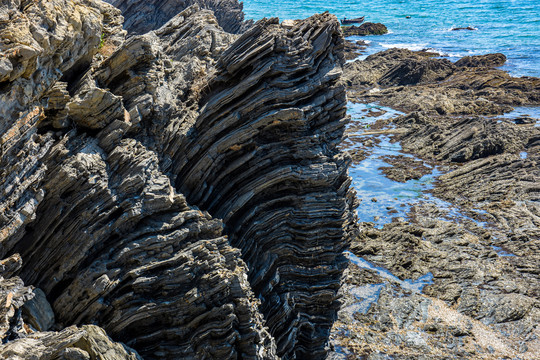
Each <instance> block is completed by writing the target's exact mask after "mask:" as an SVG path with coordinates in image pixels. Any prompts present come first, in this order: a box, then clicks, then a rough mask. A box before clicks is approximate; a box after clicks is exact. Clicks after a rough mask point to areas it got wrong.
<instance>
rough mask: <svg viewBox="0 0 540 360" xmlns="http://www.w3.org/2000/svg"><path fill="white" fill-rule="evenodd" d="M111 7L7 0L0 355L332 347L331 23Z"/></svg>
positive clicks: (340, 159) (336, 48)
mask: <svg viewBox="0 0 540 360" xmlns="http://www.w3.org/2000/svg"><path fill="white" fill-rule="evenodd" d="M112 3H113V4H114V5H116V6H118V7H119V8H120V9H122V10H123V11H124V17H125V19H124V17H123V16H122V14H121V11H120V10H118V9H117V8H115V7H113V6H112V5H110V4H107V3H104V2H101V1H98V0H84V1H78V0H53V1H46V0H38V1H20V0H12V1H7V2H3V4H2V7H1V8H0V36H1V39H2V43H0V52H1V57H0V104H1V106H0V118H1V121H0V146H1V152H0V169H1V170H0V189H1V191H0V258H6V260H4V261H2V263H1V274H0V275H1V277H0V302H1V303H2V307H1V309H2V310H0V313H1V314H2V318H1V321H2V323H1V327H0V337H1V338H2V344H3V345H2V346H1V347H0V357H3V358H9V359H16V358H21V359H22V358H25V359H26V358H36V359H37V358H39V359H140V358H144V359H158V358H159V359H163V358H167V359H173V358H183V359H196V358H201V359H202V358H205V359H208V358H215V359H229V358H231V359H233V358H234V359H236V358H242V359H277V358H279V357H281V358H283V359H294V358H306V357H308V356H309V357H311V358H314V359H322V358H324V357H325V356H326V350H325V344H326V342H327V340H328V336H329V333H330V329H331V327H332V324H333V322H334V320H335V319H336V313H337V309H338V305H339V303H338V301H337V299H338V290H339V286H340V277H341V274H342V272H343V270H344V269H345V268H346V266H347V260H346V259H345V257H344V256H343V255H342V253H343V250H344V249H346V247H347V245H348V242H349V239H350V238H351V236H352V235H353V234H354V233H355V231H356V230H355V224H356V221H355V215H354V212H353V209H354V207H355V205H356V203H355V201H356V200H355V197H354V196H353V193H352V192H351V190H350V187H349V185H350V183H351V181H350V178H349V177H348V175H347V168H348V164H349V160H348V158H347V157H346V156H344V155H343V154H342V153H341V152H340V151H339V150H338V148H337V145H338V144H339V143H340V141H341V138H342V136H343V132H344V127H345V125H346V123H347V121H348V118H347V116H346V109H345V105H346V96H345V87H344V86H343V84H341V82H340V81H339V79H340V76H341V74H342V65H343V64H344V57H343V55H342V48H343V39H342V34H341V31H340V26H339V23H338V21H337V19H336V18H335V17H334V16H332V15H329V14H321V15H315V16H313V17H311V18H309V19H306V20H299V21H292V22H285V23H283V24H279V22H278V20H277V19H264V20H261V21H259V22H257V23H255V24H253V26H249V25H250V24H246V23H245V22H243V15H242V14H241V6H240V5H238V3H237V2H236V1H230V2H226V1H219V2H218V1H200V2H196V3H195V2H194V1H191V2H185V3H183V2H179V3H174V2H170V3H169V2H157V1H156V2H130V3H129V4H128V3H127V2H121V1H117V2H114V1H113V2H112ZM192 4H193V5H192ZM189 5H192V6H189ZM143 8H144V9H147V10H146V11H150V12H151V13H152V14H154V15H155V16H154V17H152V18H148V19H145V21H143V20H142V19H143V17H142V15H143V14H145V13H144V11H143V10H141V9H143ZM148 9H149V10H148ZM207 9H211V10H214V13H213V12H212V11H210V10H207ZM220 9H221V10H220ZM230 9H233V10H234V9H237V10H238V11H236V10H234V11H232V14H233V15H234V16H230V17H227V15H226V14H231V12H230V11H231V10H230ZM178 10H182V12H180V13H179V14H178V15H176V16H174V17H172V18H171V19H170V20H169V17H171V15H173V14H176V13H177V12H178ZM165 15H167V16H165ZM167 20H168V21H167ZM161 25H163V26H161ZM123 27H125V28H126V29H127V30H128V31H130V34H129V36H128V34H127V33H126V31H125V30H124V29H123ZM244 30H245V31H244ZM242 31H243V33H242V34H240V35H237V34H233V33H239V32H242ZM105 353H106V354H107V355H106V356H105V357H103V356H104V355H103V354H105Z"/></svg>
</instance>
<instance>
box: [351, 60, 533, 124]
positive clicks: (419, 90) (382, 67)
mask: <svg viewBox="0 0 540 360" xmlns="http://www.w3.org/2000/svg"><path fill="white" fill-rule="evenodd" d="M435 56H438V54H434V53H429V52H425V51H420V52H413V51H410V50H406V49H389V50H386V51H383V52H380V53H377V54H374V55H371V56H369V57H367V58H366V59H365V60H363V61H355V62H351V63H348V64H347V65H346V66H345V74H344V81H345V82H346V84H347V85H348V86H349V87H350V92H349V93H350V97H351V98H353V99H354V98H358V99H360V98H361V99H362V101H363V102H378V103H380V104H382V105H386V106H390V107H393V108H396V109H399V110H403V111H407V112H411V111H427V112H431V113H436V114H440V115H466V114H467V115H494V114H503V113H505V112H508V111H510V110H512V107H515V106H527V105H528V106H531V105H535V104H538V103H539V102H540V98H539V95H538V94H540V91H539V89H540V79H538V78H531V77H521V78H515V77H512V76H510V75H509V74H508V73H506V72H504V71H502V70H499V69H495V68H491V67H488V66H500V62H501V61H502V58H500V56H498V55H494V56H493V55H485V56H483V57H475V58H464V59H462V60H460V61H461V63H460V62H459V61H458V62H457V63H455V64H454V63H452V62H450V61H449V60H448V59H440V58H436V57H435ZM479 64H482V66H477V65H479ZM472 65H474V66H472Z"/></svg>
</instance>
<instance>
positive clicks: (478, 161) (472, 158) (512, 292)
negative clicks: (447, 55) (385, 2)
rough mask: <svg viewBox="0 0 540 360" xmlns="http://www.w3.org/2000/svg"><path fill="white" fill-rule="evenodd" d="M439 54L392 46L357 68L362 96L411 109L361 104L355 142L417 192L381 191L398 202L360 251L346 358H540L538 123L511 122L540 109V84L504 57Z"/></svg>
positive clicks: (347, 286)
mask: <svg viewBox="0 0 540 360" xmlns="http://www.w3.org/2000/svg"><path fill="white" fill-rule="evenodd" d="M438 57H439V56H438V55H437V54H434V53H430V52H426V51H420V52H411V51H409V50H403V49H391V50H387V51H384V52H381V53H378V54H374V55H372V56H370V57H368V58H367V59H366V60H364V61H356V62H353V63H350V64H348V65H346V67H345V76H344V78H345V79H346V83H347V85H348V86H349V88H348V91H349V96H350V98H351V99H353V101H358V102H364V103H369V102H372V101H378V102H380V103H382V104H385V105H389V106H393V107H396V108H398V109H400V110H402V111H403V112H405V113H406V114H404V115H403V114H402V115H399V114H397V113H395V112H393V111H391V109H388V108H386V107H384V106H380V105H375V104H369V105H367V106H365V107H364V106H358V109H361V110H360V111H358V110H356V108H355V107H352V111H354V112H353V114H354V115H355V117H356V119H354V120H353V122H352V123H351V126H350V127H349V128H348V131H350V132H351V136H350V138H349V139H348V141H347V142H345V144H344V145H345V146H348V147H349V148H350V149H351V152H353V153H354V155H355V158H356V159H357V160H358V161H362V160H363V159H365V158H366V157H369V159H368V161H371V163H372V164H373V162H374V161H373V155H372V154H373V153H375V154H381V156H380V157H379V158H378V159H382V160H384V161H385V162H386V163H388V166H386V165H385V166H383V167H381V168H379V170H382V171H381V173H382V174H384V175H385V176H386V177H388V178H391V179H392V180H395V181H399V182H403V183H404V184H397V183H390V185H388V188H389V189H391V190H390V191H388V192H379V193H377V192H375V191H374V194H377V195H378V196H379V194H380V198H379V199H377V198H375V197H374V198H372V201H374V202H376V201H378V202H379V203H380V202H382V201H384V196H386V195H388V196H392V198H394V200H395V201H396V205H394V204H392V205H394V206H389V207H386V209H385V210H386V212H385V211H384V209H383V210H382V211H380V210H377V211H378V213H381V215H382V216H381V218H382V219H377V220H375V219H374V223H378V224H377V225H379V224H381V223H384V225H383V226H376V225H375V224H374V223H363V224H361V226H362V230H363V231H362V232H361V235H360V236H359V237H358V238H357V239H355V240H354V241H353V243H352V245H351V254H350V256H351V259H352V260H353V261H352V263H351V264H350V266H349V268H348V269H347V270H346V273H345V277H344V280H343V286H342V294H343V296H344V307H343V308H342V310H341V311H340V313H339V317H338V321H337V322H336V323H335V327H334V329H333V330H334V331H333V332H332V342H331V343H332V344H333V345H334V350H335V351H336V352H335V353H333V356H334V359H345V358H347V356H349V357H351V358H353V357H357V358H367V359H381V358H390V357H391V358H398V359H433V358H437V359H439V358H440V359H451V358H460V359H461V358H466V359H502V358H519V359H531V360H532V359H537V358H539V356H540V341H539V339H540V329H539V328H538V326H537V324H538V322H539V321H540V311H539V309H540V301H539V289H540V276H539V272H538V263H540V257H539V254H540V253H539V251H538V249H539V246H540V245H539V244H540V231H539V229H540V217H539V214H540V207H539V201H538V200H539V199H540V197H539V195H540V192H539V187H538V184H539V183H540V171H539V166H538V164H539V161H540V159H539V153H540V152H539V145H540V142H539V139H540V129H539V128H538V116H537V115H536V114H537V111H536V108H532V107H531V108H529V109H527V108H521V109H519V111H516V112H514V113H507V114H505V115H504V116H501V114H502V113H504V112H509V111H511V110H513V109H512V107H514V106H516V107H517V106H521V105H531V106H538V105H540V98H538V86H539V84H540V82H539V81H540V79H538V78H531V77H521V78H515V77H512V76H510V75H509V74H507V73H505V72H503V71H502V70H499V69H494V68H493V67H495V66H501V65H502V64H503V63H504V61H505V59H506V58H505V56H504V55H502V54H488V55H483V56H473V57H465V58H463V59H460V60H458V61H457V62H455V63H451V62H450V61H448V60H445V59H440V58H438ZM375 109H377V110H375ZM357 111H358V112H357ZM527 113H529V114H530V115H531V116H529V115H525V114H527ZM370 117H378V118H379V120H378V121H376V122H375V121H373V122H371V121H369V120H366V119H368V118H370ZM355 123H356V124H355ZM366 123H368V124H369V127H366V126H365V124H366ZM366 128H369V129H368V130H364V129H366ZM390 136H391V137H390ZM401 150H402V153H401V154H399V152H400V151H401ZM396 153H397V154H399V155H395V154H396ZM388 154H391V155H388ZM366 162H367V161H366ZM367 163H369V162H367ZM375 163H377V162H375ZM362 166H363V167H366V165H365V163H364V164H360V166H359V167H362ZM390 166H391V167H390ZM362 174H363V173H362ZM410 179H419V181H409V180H410ZM383 180H384V181H381V183H384V184H388V182H387V181H388V179H383ZM402 185H403V186H402ZM418 185H420V186H418ZM393 186H395V189H397V190H394V189H393ZM418 189H420V190H422V189H425V191H423V192H422V191H420V192H419V194H418V195H417V196H410V197H409V194H408V193H413V192H416V191H418ZM362 190H364V191H365V192H368V194H369V189H365V188H364V189H362ZM394 194H395V197H394ZM405 194H407V195H405ZM398 197H399V199H398ZM404 198H405V199H406V200H403V199H404ZM364 199H365V197H364ZM400 201H402V204H400V205H399V207H398V205H397V204H399V202H400ZM365 206H369V205H365ZM368 214H369V213H368ZM364 216H365V215H364ZM385 222H386V223H385Z"/></svg>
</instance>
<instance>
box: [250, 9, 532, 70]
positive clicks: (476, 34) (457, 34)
mask: <svg viewBox="0 0 540 360" xmlns="http://www.w3.org/2000/svg"><path fill="white" fill-rule="evenodd" d="M244 11H245V13H246V17H247V18H251V19H256V20H258V19H261V18H263V17H276V16H277V17H279V18H280V20H284V19H300V18H306V17H309V16H311V15H313V14H315V13H321V12H324V11H330V12H331V13H333V14H335V15H337V16H338V17H339V18H340V19H341V18H343V17H348V18H354V17H359V16H364V15H365V16H366V19H365V21H366V22H367V21H369V22H381V23H383V24H385V25H386V26H387V27H388V29H389V31H390V33H389V34H386V35H381V36H367V37H362V39H363V40H369V41H370V42H371V44H370V45H371V46H369V47H368V49H367V50H368V53H367V54H371V53H375V52H378V51H381V50H384V49H385V48H391V47H400V48H408V49H411V50H421V49H426V48H429V49H432V50H435V51H437V52H439V53H440V54H441V55H443V56H448V58H449V59H450V60H457V59H459V58H460V57H463V56H467V55H480V54H487V53H493V52H501V53H503V54H505V55H506V56H507V57H508V62H507V64H506V65H505V66H504V67H503V69H504V70H507V71H509V72H510V73H511V74H512V75H514V76H540V0H474V1H473V0H444V1H440V0H350V1H345V0H334V1H329V0H279V1H277V0H244ZM406 16H410V19H407V18H406ZM467 26H472V27H474V28H476V29H477V30H475V31H469V30H462V31H451V29H452V28H454V27H467ZM353 38H354V37H353Z"/></svg>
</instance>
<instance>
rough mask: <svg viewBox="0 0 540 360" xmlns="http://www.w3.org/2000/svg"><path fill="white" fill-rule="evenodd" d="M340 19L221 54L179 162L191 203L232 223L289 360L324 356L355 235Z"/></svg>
mask: <svg viewBox="0 0 540 360" xmlns="http://www.w3.org/2000/svg"><path fill="white" fill-rule="evenodd" d="M341 46H342V43H341V35H340V33H339V24H338V22H337V21H336V19H335V18H334V17H333V16H331V15H329V14H323V15H321V16H315V17H313V18H310V19H308V20H306V21H299V22H297V23H294V24H293V23H291V24H286V25H278V23H277V21H276V20H274V19H270V20H267V21H261V22H259V23H257V24H256V25H255V26H254V27H253V28H252V29H250V30H249V31H248V32H246V33H245V34H244V35H243V36H242V37H241V38H240V39H238V40H237V41H236V42H235V43H234V44H233V45H231V47H229V48H228V49H227V51H226V52H225V53H224V54H223V55H222V56H221V57H220V59H219V61H218V63H217V66H216V75H215V76H214V77H213V78H212V79H211V81H209V82H208V85H207V86H206V87H205V88H204V89H203V90H202V94H203V95H202V98H201V100H200V104H201V105H202V110H201V114H200V116H199V117H198V119H197V120H196V123H195V125H194V127H193V128H192V129H190V132H189V133H188V135H187V136H186V137H185V138H184V139H183V140H182V144H181V146H180V148H179V151H178V155H177V157H175V158H174V160H173V164H174V165H173V172H174V173H175V174H178V175H177V179H176V184H177V186H178V188H179V189H180V190H181V191H182V192H183V193H185V194H186V196H187V198H188V199H189V201H191V202H192V203H195V204H197V205H198V206H200V207H201V208H203V209H206V210H208V211H209V212H210V213H211V214H213V215H215V216H217V217H219V218H222V219H223V220H224V222H225V224H226V231H227V233H228V234H229V236H230V241H231V244H233V246H237V247H239V248H240V249H242V254H243V258H244V260H245V261H246V263H247V264H248V267H249V268H250V277H249V278H250V282H251V285H252V287H253V289H254V291H255V293H256V294H257V295H258V296H259V298H260V299H261V300H262V307H261V309H262V311H263V313H264V314H265V317H266V319H267V324H268V326H269V328H270V331H271V332H272V334H273V335H274V336H275V338H276V341H277V344H278V353H279V354H280V355H282V356H284V357H285V358H290V357H294V356H297V357H298V358H304V357H306V356H308V355H310V356H312V357H314V358H322V357H323V356H324V350H323V347H324V343H325V341H326V339H327V337H328V332H329V329H330V327H331V324H332V321H333V318H334V317H335V312H336V310H337V301H336V291H337V289H338V287H339V278H340V275H341V272H342V269H343V266H344V264H345V260H344V258H343V256H342V255H341V253H342V251H343V250H344V248H345V247H346V242H345V241H343V239H346V238H347V237H348V232H350V231H351V229H350V227H352V222H353V219H352V215H351V214H352V212H351V207H352V200H351V199H352V197H351V196H350V194H349V185H350V180H349V177H348V175H347V165H348V162H347V160H346V159H345V158H343V157H342V156H341V155H340V153H339V151H338V150H337V149H336V146H337V145H338V144H339V142H340V141H341V138H342V135H343V130H344V124H345V122H346V117H345V102H346V99H345V92H344V88H343V87H342V86H340V85H338V84H337V80H338V79H339V76H340V74H341V64H342V62H343V58H342V55H341V53H340V50H341V49H340V47H341Z"/></svg>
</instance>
